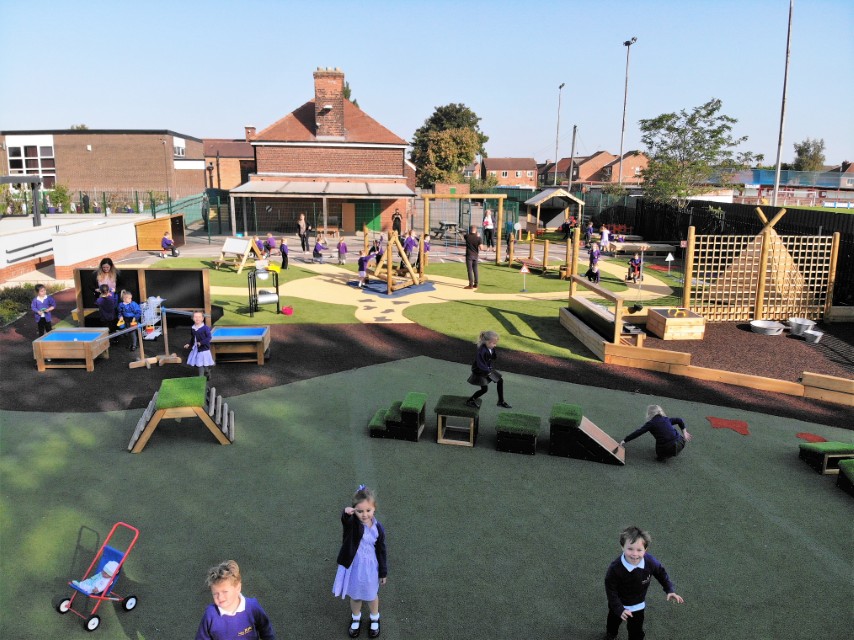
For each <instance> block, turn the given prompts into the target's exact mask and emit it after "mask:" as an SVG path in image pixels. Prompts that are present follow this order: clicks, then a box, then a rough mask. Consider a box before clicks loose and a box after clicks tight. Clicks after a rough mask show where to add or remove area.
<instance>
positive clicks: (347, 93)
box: [344, 80, 359, 107]
mask: <svg viewBox="0 0 854 640" xmlns="http://www.w3.org/2000/svg"><path fill="white" fill-rule="evenodd" d="M352 95H353V92H352V90H351V89H350V83H349V82H347V81H346V80H345V81H344V99H345V100H349V101H350V102H352V103H353V104H354V105H355V106H357V107H358V106H359V101H358V100H355V99H353V98H351V97H350V96H352Z"/></svg>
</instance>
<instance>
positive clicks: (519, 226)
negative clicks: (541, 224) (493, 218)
mask: <svg viewBox="0 0 854 640" xmlns="http://www.w3.org/2000/svg"><path fill="white" fill-rule="evenodd" d="M513 228H514V229H516V231H519V229H521V228H522V223H521V222H517V223H516V224H514V225H513Z"/></svg>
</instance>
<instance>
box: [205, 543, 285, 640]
mask: <svg viewBox="0 0 854 640" xmlns="http://www.w3.org/2000/svg"><path fill="white" fill-rule="evenodd" d="M206 583H207V585H208V587H210V590H211V596H212V597H213V604H209V605H208V608H207V609H205V613H204V615H203V616H202V621H201V622H200V623H199V628H198V630H197V631H196V640H232V639H233V638H238V637H239V638H242V639H243V640H276V632H275V631H274V630H273V625H272V624H270V618H268V617H267V614H266V612H265V611H264V609H262V608H261V605H260V604H258V601H257V600H256V599H255V598H246V597H244V596H243V594H242V593H241V591H242V589H243V582H242V580H241V577H240V567H239V566H237V563H236V562H235V561H234V560H226V561H225V562H222V563H220V564H219V565H217V566H215V567H211V568H210V569H209V570H208V579H207V581H206Z"/></svg>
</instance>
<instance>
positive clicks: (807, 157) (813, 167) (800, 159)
mask: <svg viewBox="0 0 854 640" xmlns="http://www.w3.org/2000/svg"><path fill="white" fill-rule="evenodd" d="M792 169H794V170H795V171H821V170H823V169H824V138H821V139H816V140H810V139H809V138H807V139H806V140H804V141H802V142H796V143H795V161H794V162H793V163H792Z"/></svg>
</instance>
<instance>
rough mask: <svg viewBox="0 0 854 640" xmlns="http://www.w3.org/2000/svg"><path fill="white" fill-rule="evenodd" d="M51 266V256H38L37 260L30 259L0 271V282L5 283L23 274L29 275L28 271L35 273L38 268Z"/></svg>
mask: <svg viewBox="0 0 854 640" xmlns="http://www.w3.org/2000/svg"><path fill="white" fill-rule="evenodd" d="M52 264H53V254H50V255H46V256H39V257H37V258H31V259H30V260H24V261H23V262H18V263H16V264H12V265H9V266H8V267H5V268H4V269H0V282H6V281H7V280H11V279H12V278H17V277H18V276H22V275H24V274H25V273H29V272H30V271H35V270H36V269H38V268H40V267H46V266H49V265H52Z"/></svg>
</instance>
